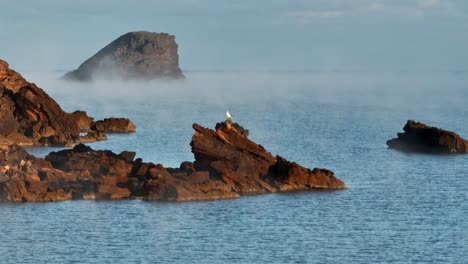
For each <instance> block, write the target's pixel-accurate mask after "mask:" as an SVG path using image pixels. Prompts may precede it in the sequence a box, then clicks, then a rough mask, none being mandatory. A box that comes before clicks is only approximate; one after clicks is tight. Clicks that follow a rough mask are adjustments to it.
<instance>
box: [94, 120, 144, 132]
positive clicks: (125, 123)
mask: <svg viewBox="0 0 468 264" xmlns="http://www.w3.org/2000/svg"><path fill="white" fill-rule="evenodd" d="M91 130H94V131H98V132H105V133H129V132H135V131H136V126H135V124H133V122H132V121H130V120H129V119H127V118H105V119H104V120H99V121H96V122H93V123H92V124H91Z"/></svg>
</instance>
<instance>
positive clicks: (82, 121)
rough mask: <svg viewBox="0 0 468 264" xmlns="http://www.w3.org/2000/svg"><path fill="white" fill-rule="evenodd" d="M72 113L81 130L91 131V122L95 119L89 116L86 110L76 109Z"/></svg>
mask: <svg viewBox="0 0 468 264" xmlns="http://www.w3.org/2000/svg"><path fill="white" fill-rule="evenodd" d="M71 115H72V116H73V117H74V118H75V119H76V122H77V123H78V127H79V128H80V131H81V132H88V131H89V129H90V127H91V123H93V121H94V118H92V117H89V116H88V114H86V112H85V111H75V112H73V113H71Z"/></svg>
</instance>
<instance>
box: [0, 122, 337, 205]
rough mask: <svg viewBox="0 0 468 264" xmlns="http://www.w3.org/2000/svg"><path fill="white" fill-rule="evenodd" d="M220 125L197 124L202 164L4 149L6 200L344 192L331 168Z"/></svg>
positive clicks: (0, 178) (0, 184)
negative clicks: (297, 159) (310, 165)
mask: <svg viewBox="0 0 468 264" xmlns="http://www.w3.org/2000/svg"><path fill="white" fill-rule="evenodd" d="M216 127H217V129H216V130H211V129H207V128H204V127H202V126H200V125H198V124H194V125H193V128H194V129H195V134H194V135H193V137H192V142H191V146H192V152H193V153H194V156H195V162H193V163H192V162H187V161H186V162H183V163H182V164H181V165H180V167H179V168H165V167H164V166H163V165H161V164H154V163H151V162H150V163H147V162H143V161H142V160H141V159H135V155H136V154H135V153H134V152H127V151H124V152H122V153H120V154H115V153H113V152H111V151H96V150H93V149H91V148H90V147H88V146H85V145H83V144H79V145H77V146H75V147H74V148H73V149H69V150H62V151H59V152H52V153H50V154H49V155H47V156H46V158H45V160H44V159H37V158H34V157H33V156H31V155H29V154H27V153H26V152H25V151H24V150H22V149H21V148H20V147H18V146H14V147H13V146H6V147H0V201H16V202H20V201H60V200H66V199H124V198H141V199H146V200H158V201H191V200H214V199H227V198H238V197H240V196H241V195H245V194H259V193H273V192H287V191H305V190H313V189H329V190H333V189H343V188H345V184H344V183H343V182H342V181H341V180H339V179H337V178H336V177H335V176H334V175H333V172H331V171H329V170H325V169H313V170H310V169H307V168H304V167H302V166H300V165H298V164H297V163H294V162H290V161H287V160H286V159H284V158H282V157H280V156H276V157H274V156H272V155H271V154H270V153H269V152H267V151H266V150H265V149H264V148H263V147H262V146H260V145H258V144H256V143H254V142H253V141H251V140H249V139H248V138H247V136H246V134H245V132H244V131H243V130H238V128H236V127H240V126H232V125H231V124H230V123H220V124H217V125H216ZM25 164H26V165H25ZM25 166H26V167H25ZM7 167H8V168H7ZM2 171H5V172H2Z"/></svg>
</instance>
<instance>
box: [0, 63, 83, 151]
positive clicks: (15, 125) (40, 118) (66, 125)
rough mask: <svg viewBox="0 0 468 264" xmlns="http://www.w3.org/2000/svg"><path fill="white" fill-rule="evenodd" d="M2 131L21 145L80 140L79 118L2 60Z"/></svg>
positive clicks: (0, 99) (0, 91) (65, 142)
mask: <svg viewBox="0 0 468 264" xmlns="http://www.w3.org/2000/svg"><path fill="white" fill-rule="evenodd" d="M0 121H1V122H0V135H1V137H2V138H3V141H8V142H9V143H17V144H20V145H65V144H67V142H70V141H74V140H77V139H78V137H79V128H78V125H77V123H76V121H75V119H74V118H73V117H72V116H71V115H70V114H67V113H65V112H64V111H63V110H62V109H61V108H60V106H59V105H58V104H57V103H56V102H55V101H54V100H53V99H52V98H50V97H49V95H47V93H45V92H44V91H43V90H42V89H41V88H39V87H37V86H36V85H35V84H33V83H29V82H27V81H26V80H25V79H24V78H23V77H22V76H21V75H20V74H18V73H17V72H15V71H13V70H11V69H9V68H8V64H7V63H6V62H4V61H0Z"/></svg>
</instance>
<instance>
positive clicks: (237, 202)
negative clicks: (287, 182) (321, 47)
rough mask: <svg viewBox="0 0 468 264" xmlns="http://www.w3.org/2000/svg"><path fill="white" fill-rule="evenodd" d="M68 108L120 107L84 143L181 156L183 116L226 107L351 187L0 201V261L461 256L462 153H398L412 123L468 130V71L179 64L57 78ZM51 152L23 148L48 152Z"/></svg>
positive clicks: (96, 113) (97, 111)
mask: <svg viewBox="0 0 468 264" xmlns="http://www.w3.org/2000/svg"><path fill="white" fill-rule="evenodd" d="M62 74H63V72H49V73H43V72H29V73H25V74H24V75H25V76H26V78H27V79H28V80H29V81H32V82H35V83H36V84H38V85H39V86H40V87H42V88H43V89H44V90H45V91H46V92H47V93H48V94H49V95H51V96H52V97H53V98H55V99H56V100H57V102H58V103H59V104H60V105H61V106H62V108H63V109H64V110H66V111H70V112H71V111H75V110H84V111H86V112H87V113H88V114H89V115H90V116H93V117H95V118H96V119H102V118H106V117H127V118H130V119H131V120H132V121H133V122H134V123H135V124H136V126H137V132H136V133H131V134H115V135H110V136H109V139H108V140H107V141H102V142H97V143H92V144H89V145H90V146H91V147H92V148H94V149H110V150H112V151H114V152H117V153H118V152H120V151H123V150H131V151H136V152H137V157H141V158H142V159H143V160H145V161H151V162H154V163H161V164H164V165H165V166H167V167H178V166H179V164H180V163H181V162H182V161H186V160H188V161H192V160H193V155H192V153H191V150H190V146H189V143H190V141H191V137H192V135H193V132H194V131H193V129H192V124H193V123H198V124H200V125H203V126H205V127H209V128H214V126H215V124H216V122H220V121H223V120H225V119H226V116H225V113H226V111H227V110H229V112H230V113H231V114H232V115H233V121H235V122H238V123H239V124H241V125H242V126H244V127H245V128H247V129H249V130H250V136H249V137H250V139H252V140H253V141H255V142H257V143H259V144H261V145H262V146H264V147H265V148H266V149H267V150H268V151H270V152H271V153H272V154H274V155H275V154H279V155H281V156H283V157H285V158H287V159H289V160H293V161H296V162H298V163H299V164H301V165H303V166H306V167H310V168H314V167H320V168H328V169H330V170H332V171H334V172H335V175H336V176H337V177H338V178H340V179H342V180H343V181H345V183H346V185H347V189H345V190H340V191H312V192H300V193H285V194H267V195H259V196H245V197H241V198H239V199H234V200H218V201H205V202H183V203H176V202H172V203H167V202H148V201H141V200H121V201H65V202H53V203H24V204H13V203H4V204H0V263H114V264H115V263H467V260H468V220H467V216H468V155H424V154H405V153H401V152H398V151H394V150H391V149H388V148H387V146H386V141H387V140H388V139H391V138H393V137H395V136H396V134H397V133H398V132H401V131H402V128H403V126H404V125H405V123H406V121H407V120H409V119H414V120H416V121H420V122H424V123H426V124H428V125H431V126H437V127H441V128H444V129H447V130H451V131H455V132H457V133H458V134H460V135H461V136H462V137H465V138H468V107H467V104H468V89H467V85H468V74H467V72H464V71H442V72H441V71H416V70H415V71H393V72H372V71H299V72H286V71H277V72H274V71H273V72H271V71H258V72H242V71H239V72H226V71H187V72H186V73H185V75H186V78H185V79H184V80H179V81H143V82H122V81H118V80H107V81H96V82H92V83H67V82H62V81H58V80H57V78H58V77H60V76H61V75H62ZM58 149H59V148H28V151H29V152H30V153H32V154H34V155H37V156H40V157H44V156H45V155H46V154H47V153H49V152H50V151H56V150H58Z"/></svg>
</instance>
